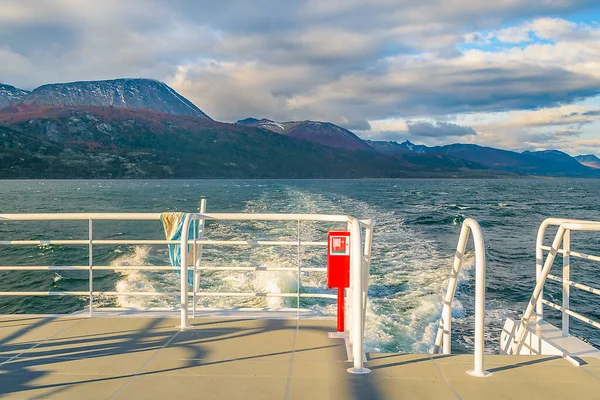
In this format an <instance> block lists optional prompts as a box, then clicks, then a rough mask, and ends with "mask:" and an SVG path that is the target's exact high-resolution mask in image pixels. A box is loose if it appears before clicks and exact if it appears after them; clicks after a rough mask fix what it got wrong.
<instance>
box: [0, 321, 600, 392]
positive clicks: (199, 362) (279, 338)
mask: <svg viewBox="0 0 600 400" xmlns="http://www.w3.org/2000/svg"><path fill="white" fill-rule="evenodd" d="M110 315H111V314H106V315H104V316H100V317H99V318H87V317H83V316H39V315H7V316H1V317H0V342H1V344H2V345H1V346H0V362H1V368H0V393H2V395H3V398H60V399H78V398H86V399H93V398H97V399H132V398H156V399H195V398H197V399H200V398H202V399H237V398H240V399H241V398H244V399H253V398H257V399H258V398H259V399H311V400H312V399H327V398H331V399H464V400H467V399H484V398H485V399H524V398H527V399H554V398H560V399H563V398H577V399H597V398H598V396H599V393H600V360H598V359H595V358H590V359H586V360H585V361H586V362H587V364H586V365H583V366H582V367H575V366H573V365H572V364H570V363H569V362H568V361H566V360H564V359H562V358H560V357H550V356H500V355H493V356H486V369H488V370H489V371H490V372H492V376H491V377H489V378H474V377H471V376H469V375H467V374H466V373H465V372H466V371H467V370H468V369H470V368H471V367H472V361H473V356H472V355H450V356H443V355H439V356H432V355H426V354H382V353H371V354H368V355H367V359H368V362H367V364H366V365H367V367H368V368H370V369H371V370H372V372H371V373H370V374H368V375H350V374H348V373H347V372H346V368H348V367H349V366H350V363H348V362H346V361H345V360H346V359H347V353H346V348H345V345H344V341H343V340H341V339H335V338H329V337H328V332H331V331H333V330H335V321H333V320H330V319H323V318H301V319H299V320H296V319H277V318H263V319H261V318H259V319H256V318H243V317H234V316H229V317H227V316H214V317H203V318H196V319H190V323H191V324H192V328H190V329H187V330H184V331H180V330H179V329H177V328H176V327H175V325H176V324H177V320H176V319H172V318H160V317H158V316H151V315H145V316H143V317H137V318H122V317H119V316H118V315H117V316H110Z"/></svg>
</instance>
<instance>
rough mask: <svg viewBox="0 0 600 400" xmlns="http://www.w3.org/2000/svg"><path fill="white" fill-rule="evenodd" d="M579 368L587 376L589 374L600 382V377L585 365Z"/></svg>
mask: <svg viewBox="0 0 600 400" xmlns="http://www.w3.org/2000/svg"><path fill="white" fill-rule="evenodd" d="M581 369H582V370H584V371H585V373H586V374H588V375H589V376H591V377H592V378H594V379H595V380H597V381H598V382H600V378H599V377H598V376H596V374H594V373H593V372H592V371H590V370H588V369H587V368H585V367H583V368H581Z"/></svg>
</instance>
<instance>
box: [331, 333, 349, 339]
mask: <svg viewBox="0 0 600 400" xmlns="http://www.w3.org/2000/svg"><path fill="white" fill-rule="evenodd" d="M327 336H329V339H348V333H347V332H328V334H327Z"/></svg>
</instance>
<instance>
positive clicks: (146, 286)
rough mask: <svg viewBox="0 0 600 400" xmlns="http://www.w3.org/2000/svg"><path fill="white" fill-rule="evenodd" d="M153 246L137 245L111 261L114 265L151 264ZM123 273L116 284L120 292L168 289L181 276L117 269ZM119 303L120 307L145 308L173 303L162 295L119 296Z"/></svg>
mask: <svg viewBox="0 0 600 400" xmlns="http://www.w3.org/2000/svg"><path fill="white" fill-rule="evenodd" d="M150 250H151V247H149V246H136V247H135V248H134V250H133V252H127V253H123V254H122V255H120V256H119V257H117V258H116V259H115V260H113V262H112V263H111V265H112V266H143V265H150V264H149V263H148V258H149V254H150ZM115 272H117V273H119V274H121V280H119V281H118V282H117V284H116V286H115V291H117V292H120V293H127V292H164V291H168V288H169V287H173V286H174V287H177V286H176V285H177V283H178V282H179V278H178V277H177V275H176V274H175V272H173V273H168V274H157V273H152V272H147V271H136V270H124V269H123V270H119V269H117V270H115ZM117 304H118V306H119V307H125V308H145V307H152V306H154V307H161V306H163V307H164V306H169V305H172V304H173V301H169V298H167V297H164V296H160V297H158V296H157V297H152V296H118V297H117Z"/></svg>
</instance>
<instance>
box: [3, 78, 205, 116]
mask: <svg viewBox="0 0 600 400" xmlns="http://www.w3.org/2000/svg"><path fill="white" fill-rule="evenodd" d="M5 86H7V85H5ZM1 90H2V89H1V87H0V91H1ZM16 90H20V89H16ZM13 93H15V91H13ZM0 96H1V94H0ZM0 98H1V97H0ZM3 103H4V104H3ZM19 103H23V104H36V105H41V106H103V107H116V108H134V109H140V110H151V111H160V112H164V113H168V114H180V115H191V116H194V117H199V118H205V119H210V117H209V116H208V115H206V114H205V113H204V112H203V111H202V110H200V109H199V108H198V107H196V106H195V105H194V104H193V103H192V102H191V101H189V100H188V99H186V98H185V97H183V96H181V95H180V94H179V93H177V92H176V91H175V90H173V89H172V88H171V87H169V86H168V85H166V84H165V83H162V82H159V81H157V80H153V79H140V78H136V79H114V80H103V81H81V82H69V83H52V84H47V85H43V86H40V87H38V88H36V89H34V90H33V91H32V92H27V91H22V90H20V92H18V93H16V94H14V95H13V100H12V101H10V102H8V101H7V102H2V101H1V100H0V107H5V106H9V105H14V104H19Z"/></svg>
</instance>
